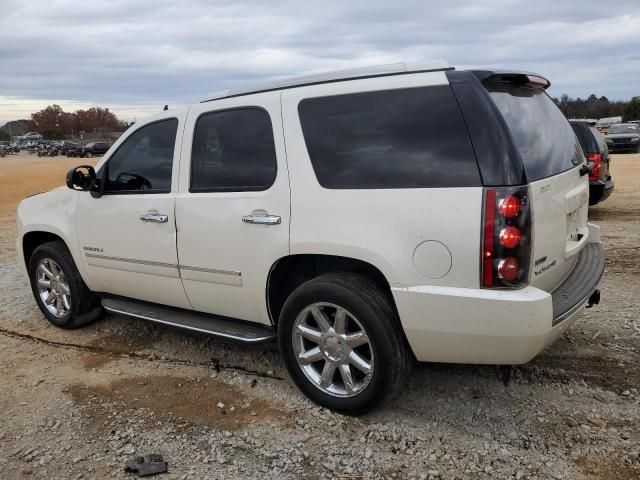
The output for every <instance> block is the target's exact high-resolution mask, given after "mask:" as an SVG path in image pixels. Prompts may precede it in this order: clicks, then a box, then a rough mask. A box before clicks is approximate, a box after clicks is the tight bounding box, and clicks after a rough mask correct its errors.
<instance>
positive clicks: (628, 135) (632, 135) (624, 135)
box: [605, 132, 640, 138]
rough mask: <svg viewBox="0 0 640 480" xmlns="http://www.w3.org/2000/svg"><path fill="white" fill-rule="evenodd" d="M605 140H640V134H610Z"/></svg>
mask: <svg viewBox="0 0 640 480" xmlns="http://www.w3.org/2000/svg"><path fill="white" fill-rule="evenodd" d="M605 138H640V134H637V133H635V132H629V133H610V134H608V135H607V136H606V137H605Z"/></svg>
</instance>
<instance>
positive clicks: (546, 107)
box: [487, 84, 584, 182]
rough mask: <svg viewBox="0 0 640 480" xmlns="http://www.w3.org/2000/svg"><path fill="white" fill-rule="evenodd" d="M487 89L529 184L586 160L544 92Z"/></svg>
mask: <svg viewBox="0 0 640 480" xmlns="http://www.w3.org/2000/svg"><path fill="white" fill-rule="evenodd" d="M487 89H488V90H489V93H490V94H491V98H492V99H493V101H494V103H495V104H496V105H497V107H498V109H499V110H500V113H502V116H503V117H504V119H505V121H506V123H507V126H508V127H509V130H510V131H511V136H512V137H513V139H514V141H515V144H516V147H517V148H518V150H519V151H520V155H521V156H522V161H523V163H524V169H525V172H526V174H527V180H528V181H530V182H532V181H535V180H540V179H542V178H546V177H550V176H552V175H556V174H558V173H561V172H564V171H566V170H569V169H571V168H573V167H575V166H576V165H579V164H581V163H582V162H583V161H584V158H583V155H582V151H581V149H580V145H579V144H578V141H577V139H576V136H575V134H574V133H573V130H572V128H571V126H570V125H569V122H568V121H567V119H566V118H565V117H564V115H563V114H562V112H561V111H560V110H559V109H558V107H557V106H556V105H555V103H553V100H551V98H549V96H548V95H547V94H546V93H545V92H544V90H540V89H538V88H528V87H516V86H513V85H511V84H488V85H487Z"/></svg>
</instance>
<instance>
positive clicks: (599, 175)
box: [569, 120, 614, 205]
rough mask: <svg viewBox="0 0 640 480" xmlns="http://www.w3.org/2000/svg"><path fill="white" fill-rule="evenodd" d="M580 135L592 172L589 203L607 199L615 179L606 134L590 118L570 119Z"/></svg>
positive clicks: (579, 138) (593, 203) (575, 130)
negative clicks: (613, 178) (610, 166)
mask: <svg viewBox="0 0 640 480" xmlns="http://www.w3.org/2000/svg"><path fill="white" fill-rule="evenodd" d="M569 123H570V124H571V128H573V131H574V132H575V134H576V137H578V141H579V142H580V146H581V147H582V151H583V152H584V156H585V158H586V159H587V162H588V164H589V168H590V169H591V172H590V173H589V205H595V204H596V203H599V202H602V201H603V200H605V199H606V198H607V197H608V196H609V195H611V192H613V186H614V183H613V180H611V175H610V172H609V162H610V161H611V159H610V156H609V149H608V148H607V142H606V141H605V137H604V135H602V133H600V130H598V129H597V128H596V123H595V122H593V121H589V120H570V121H569Z"/></svg>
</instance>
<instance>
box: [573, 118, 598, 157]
mask: <svg viewBox="0 0 640 480" xmlns="http://www.w3.org/2000/svg"><path fill="white" fill-rule="evenodd" d="M571 128H573V131H574V132H575V134H576V137H577V138H578V141H579V142H580V146H581V147H582V151H583V152H584V153H585V154H587V153H597V152H599V151H600V147H599V146H598V143H597V142H596V139H595V138H594V136H593V133H592V132H591V129H590V128H589V126H588V125H585V124H581V123H572V124H571Z"/></svg>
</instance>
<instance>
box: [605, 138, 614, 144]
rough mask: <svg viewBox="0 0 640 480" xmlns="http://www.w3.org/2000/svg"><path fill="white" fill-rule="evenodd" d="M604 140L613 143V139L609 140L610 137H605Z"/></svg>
mask: <svg viewBox="0 0 640 480" xmlns="http://www.w3.org/2000/svg"><path fill="white" fill-rule="evenodd" d="M605 141H606V142H607V143H613V140H611V139H610V138H606V139H605Z"/></svg>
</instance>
